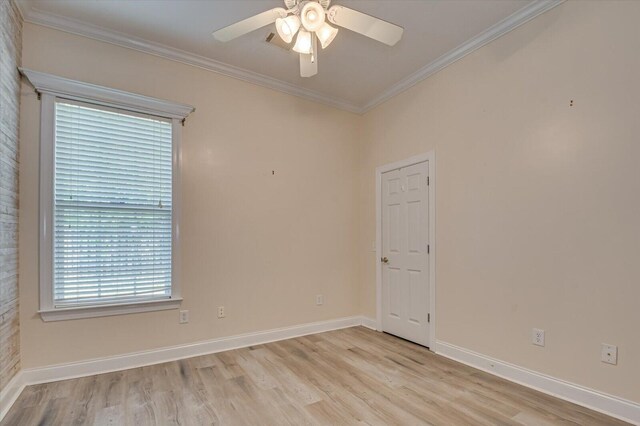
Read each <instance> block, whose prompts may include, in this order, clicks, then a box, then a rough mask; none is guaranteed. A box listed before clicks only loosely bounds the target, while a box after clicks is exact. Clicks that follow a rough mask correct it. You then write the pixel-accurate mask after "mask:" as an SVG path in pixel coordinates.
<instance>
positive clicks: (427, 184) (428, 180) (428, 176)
mask: <svg viewBox="0 0 640 426" xmlns="http://www.w3.org/2000/svg"><path fill="white" fill-rule="evenodd" d="M427 186H429V176H427Z"/></svg>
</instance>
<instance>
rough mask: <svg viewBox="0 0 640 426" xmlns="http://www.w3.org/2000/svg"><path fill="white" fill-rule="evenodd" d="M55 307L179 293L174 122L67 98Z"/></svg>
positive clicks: (61, 112) (58, 141)
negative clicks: (175, 283)
mask: <svg viewBox="0 0 640 426" xmlns="http://www.w3.org/2000/svg"><path fill="white" fill-rule="evenodd" d="M54 176H55V177H54V179H55V182H54V191H55V196H54V215H53V218H54V220H53V223H54V226H53V227H54V230H53V237H54V241H53V251H54V255H53V272H54V274H53V275H54V280H53V281H54V283H53V293H54V294H53V296H54V297H53V299H54V300H53V301H54V305H55V307H69V306H77V305H97V304H112V303H126V302H131V301H133V302H138V301H145V300H155V299H164V298H170V297H171V255H172V254H171V247H172V242H171V238H172V233H171V230H172V125H171V122H170V121H167V120H164V119H161V118H157V117H153V116H144V115H141V114H137V113H130V112H124V111H119V110H112V109H108V108H103V107H97V106H92V105H88V104H81V103H75V102H71V101H64V100H58V101H57V102H56V106H55V175H54Z"/></svg>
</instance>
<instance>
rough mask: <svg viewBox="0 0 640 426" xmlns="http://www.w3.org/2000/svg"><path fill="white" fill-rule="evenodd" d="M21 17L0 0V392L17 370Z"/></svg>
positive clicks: (3, 0) (7, 1)
mask: <svg viewBox="0 0 640 426" xmlns="http://www.w3.org/2000/svg"><path fill="white" fill-rule="evenodd" d="M21 35H22V18H21V17H20V14H19V12H18V10H17V8H16V6H15V4H14V3H13V1H9V0H1V1H0V390H2V389H4V387H5V385H6V383H7V382H8V381H9V380H11V378H12V377H13V376H14V375H15V374H16V373H17V371H18V369H19V368H20V335H19V321H18V114H19V112H20V76H19V74H18V69H17V67H18V65H19V64H20V54H21V50H22V49H21Z"/></svg>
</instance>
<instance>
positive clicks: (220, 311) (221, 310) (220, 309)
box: [218, 306, 225, 318]
mask: <svg viewBox="0 0 640 426" xmlns="http://www.w3.org/2000/svg"><path fill="white" fill-rule="evenodd" d="M224 316H225V314H224V306H218V318H224Z"/></svg>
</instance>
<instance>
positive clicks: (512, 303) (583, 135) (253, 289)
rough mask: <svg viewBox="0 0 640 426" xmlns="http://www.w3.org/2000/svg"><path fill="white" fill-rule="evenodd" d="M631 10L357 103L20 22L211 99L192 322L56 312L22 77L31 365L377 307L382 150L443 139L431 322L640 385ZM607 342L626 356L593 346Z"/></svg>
mask: <svg viewBox="0 0 640 426" xmlns="http://www.w3.org/2000/svg"><path fill="white" fill-rule="evenodd" d="M638 16H640V2H606V3H605V2H580V3H578V2H571V1H570V2H567V3H565V4H563V5H561V6H559V7H557V8H555V9H553V10H552V11H550V12H548V13H546V14H544V15H543V16H541V17H539V18H537V19H535V20H534V21H531V22H529V23H528V24H526V25H524V26H522V27H520V28H518V29H517V30H516V31H514V32H512V33H509V34H508V35H506V36H504V37H502V38H500V39H498V40H497V41H495V42H493V43H491V44H489V45H488V46H485V47H484V48H482V49H480V50H478V51H476V52H475V53H473V54H471V55H469V56H467V57H465V58H464V59H462V60H461V61H459V62H457V63H456V64H454V65H452V66H450V67H448V68H447V69H445V70H443V71H441V72H440V73H438V74H436V75H435V76H433V77H431V78H429V79H427V80H425V81H424V82H422V83H421V84H419V85H418V86H416V87H414V88H412V89H410V90H408V91H407V92H405V93H403V94H402V95H400V96H398V97H396V98H394V99H392V100H391V101H389V102H387V103H385V104H384V105H382V106H380V107H378V108H376V109H374V110H373V111H371V112H369V113H368V114H366V115H365V116H364V117H361V116H356V115H352V114H349V113H345V112H341V111H337V110H333V109H330V108H327V107H324V106H320V105H317V104H313V103H310V102H307V101H305V100H301V99H297V98H293V97H290V96H288V95H284V94H280V93H277V92H273V91H270V90H267V89H264V88H260V87H257V86H253V85H250V84H246V83H243V82H240V81H236V80H233V79H229V78H226V77H223V76H219V75H216V74H214V73H211V72H207V71H204V70H200V69H197V68H193V67H189V66H186V65H182V64H178V63H175V62H171V61H167V60H163V59H160V58H156V57H153V56H149V55H145V54H141V53H139V52H135V51H131V50H127V49H123V48H120V47H116V46H112V45H109V44H104V43H100V42H96V41H92V40H88V39H86V38H82V37H77V36H73V35H69V34H65V33H62V32H58V31H54V30H50V29H45V28H42V27H39V26H34V25H26V26H25V34H24V52H23V63H24V65H25V66H26V67H29V68H33V69H35V70H38V71H45V72H50V73H54V74H58V75H62V76H65V77H69V78H74V79H79V80H83V81H89V82H92V83H97V84H102V85H106V86H111V87H116V88H118V89H123V90H129V91H133V92H139V93H143V94H146V95H151V96H156V97H160V98H166V99H170V100H175V101H178V102H184V103H190V104H193V105H195V106H196V108H197V111H196V113H195V114H193V116H192V117H190V119H189V120H188V122H187V126H186V127H185V129H184V158H185V164H184V178H183V188H182V189H183V194H184V196H183V198H184V200H183V201H184V205H183V224H182V226H183V228H182V229H183V240H182V250H183V259H184V261H183V262H184V263H183V265H182V277H181V278H182V282H183V283H184V284H183V287H184V291H183V292H184V298H185V302H184V309H189V310H190V313H191V322H190V324H188V325H179V324H178V318H177V312H176V311H165V312H155V313H145V314H136V315H124V316H116V317H108V318H100V319H87V320H78V321H66V322H57V323H46V324H45V323H43V322H42V321H41V320H40V318H39V317H38V315H37V314H36V310H37V308H38V285H37V252H36V249H37V197H38V194H37V176H38V158H37V156H38V121H37V120H38V102H37V100H36V98H35V95H34V94H33V92H32V91H29V90H25V91H23V105H22V114H23V115H22V116H23V120H22V124H21V132H22V138H21V149H22V154H21V155H22V163H21V170H20V177H21V183H22V186H21V194H20V195H21V203H22V205H21V209H22V210H21V212H22V221H21V225H20V232H21V236H20V244H21V256H22V257H21V258H22V259H23V261H22V264H21V267H20V273H21V278H22V280H21V284H20V292H21V305H22V311H21V322H22V328H23V332H22V347H23V364H24V366H25V367H34V366H40V365H46V364H53V363H60V362H68V361H74V360H81V359H86V358H94V357H98V356H107V355H113V354H119V353H126V352H131V351H137V350H144V349H152V348H156V347H161V346H167V345H174V344H180V343H186V342H193V341H198V340H204V339H210V338H215V337H220V336H226V335H233V334H238V333H242V332H248V331H256V330H263V329H269V328H273V327H279V326H285V325H292V324H299V323H304V322H310V321H316V320H322V319H329V318H336V317H342V316H348V315H354V314H358V313H363V314H365V315H367V316H370V317H374V316H375V261H376V259H375V255H374V254H373V253H372V252H371V251H370V249H371V244H372V242H373V241H374V240H375V223H374V222H375V216H374V207H375V206H374V195H375V194H374V170H375V167H376V166H379V165H382V164H385V163H389V162H392V161H396V160H400V159H403V158H406V157H409V156H412V155H415V154H418V153H423V152H426V151H429V150H435V152H436V158H437V187H438V197H437V230H436V233H437V238H438V247H437V280H438V287H437V309H438V312H437V315H438V316H437V337H438V339H439V340H442V341H446V342H449V343H452V344H455V345H459V346H462V347H465V348H469V349H472V350H474V351H477V352H481V353H484V354H487V355H489V356H493V357H496V358H499V359H502V360H505V361H508V362H512V363H514V364H518V365H521V366H524V367H527V368H530V369H533V370H536V371H540V372H543V373H546V374H549V375H551V376H555V377H559V378H561V379H565V380H569V381H572V382H575V383H579V384H582V385H585V386H588V387H592V388H595V389H598V390H600V391H604V392H609V393H612V394H615V395H618V396H621V397H624V398H628V399H631V400H634V401H640V387H638V386H637V383H639V382H640V365H639V364H638V362H637V360H638V359H640V339H638V338H637V336H638V331H637V328H638V324H640V309H638V301H639V300H640V286H639V285H638V282H640V268H639V267H638V266H637V265H638V264H639V263H638V261H637V258H638V255H639V254H640V245H639V241H640V226H639V223H640V222H638V219H637V218H638V217H640V200H639V195H638V194H640V176H639V174H640V172H639V171H638V170H640V169H639V168H638V166H637V165H636V162H637V158H638V157H640V144H638V139H639V138H638V136H639V135H640V120H638V112H639V111H638V99H639V98H640V97H639V95H640V92H639V90H640V89H639V88H640V85H638V82H637V76H638V75H640V56H639V55H638V54H637V52H639V51H640V32H639V31H640V30H639V28H640V27H638V26H637V17H638ZM572 99H573V100H574V106H572V107H570V106H569V101H570V100H572ZM287 128H293V129H294V132H283V130H284V129H287ZM292 133H297V135H298V136H292ZM271 170H275V171H276V174H275V176H273V175H271ZM358 283H359V284H358ZM320 293H322V294H324V295H325V298H326V303H325V305H324V306H323V307H316V306H315V305H314V296H315V295H316V294H320ZM223 304H224V305H225V306H226V308H227V318H226V319H224V320H218V319H217V318H216V315H215V307H216V306H218V305H223ZM532 327H539V328H543V329H545V330H546V332H547V346H546V347H545V348H539V347H536V346H533V345H531V343H530V333H531V328H532ZM602 342H606V343H611V344H616V345H618V346H619V349H620V353H619V365H618V366H610V365H605V364H602V363H601V362H600V361H599V356H600V343H602Z"/></svg>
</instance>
